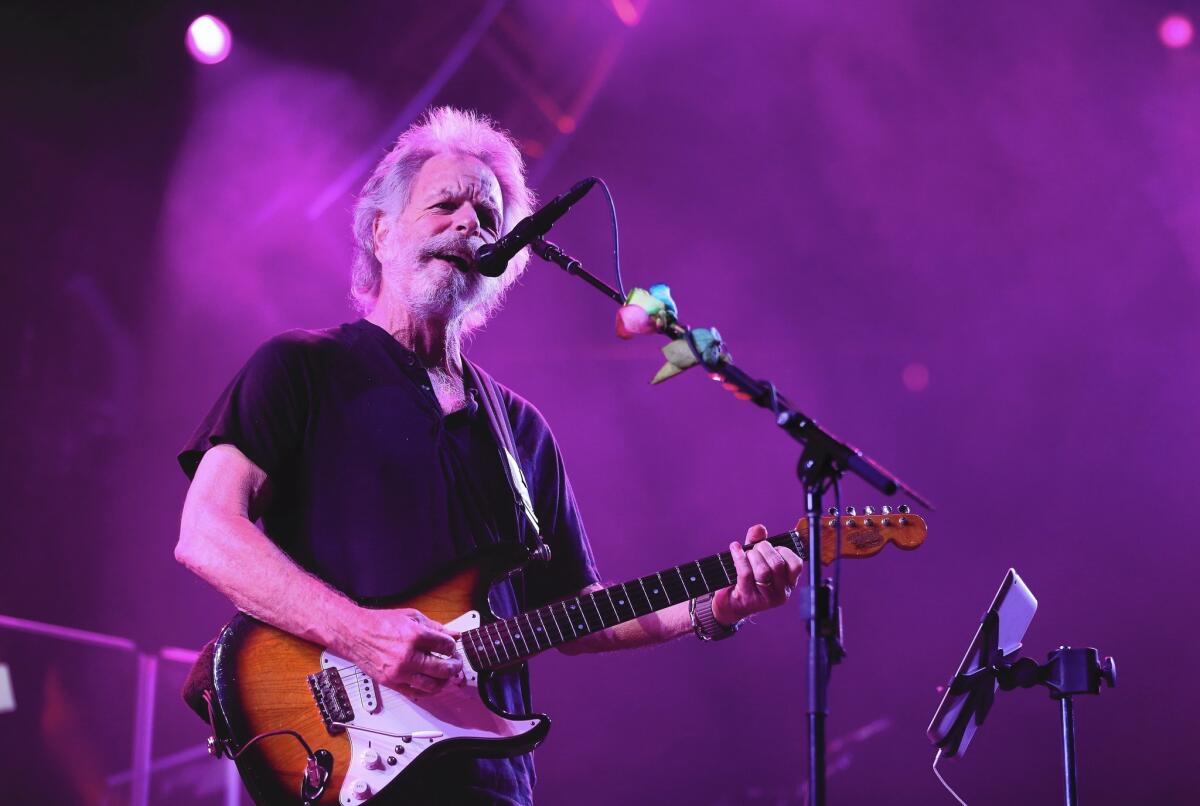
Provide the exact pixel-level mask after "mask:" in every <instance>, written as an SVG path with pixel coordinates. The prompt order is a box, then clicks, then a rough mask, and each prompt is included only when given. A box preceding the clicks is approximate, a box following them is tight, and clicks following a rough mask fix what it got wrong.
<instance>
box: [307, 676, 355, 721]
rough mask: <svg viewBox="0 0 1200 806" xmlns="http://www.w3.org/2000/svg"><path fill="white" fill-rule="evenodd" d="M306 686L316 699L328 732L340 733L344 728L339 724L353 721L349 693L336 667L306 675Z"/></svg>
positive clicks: (352, 709)
mask: <svg viewBox="0 0 1200 806" xmlns="http://www.w3.org/2000/svg"><path fill="white" fill-rule="evenodd" d="M308 688H309V690H310V691H311V692H312V695H313V700H315V701H316V704H317V710H318V711H320V713H321V720H322V721H323V722H324V723H325V730H327V731H329V732H330V733H341V732H342V731H343V730H345V728H342V727H341V726H340V724H335V723H346V722H353V721H354V708H353V706H351V705H350V695H349V694H347V693H346V685H345V683H343V682H342V677H341V675H340V674H339V673H338V670H337V669H325V670H324V671H321V672H317V673H316V674H310V675H309V676H308Z"/></svg>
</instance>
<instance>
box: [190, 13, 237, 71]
mask: <svg viewBox="0 0 1200 806" xmlns="http://www.w3.org/2000/svg"><path fill="white" fill-rule="evenodd" d="M187 47H188V52H190V53H191V54H192V58H193V59H195V60H196V61H198V62H200V63H201V64H216V63H217V62H222V61H225V57H226V56H228V55H229V50H230V48H232V47H233V36H231V35H230V33H229V27H228V26H226V25H225V23H223V22H221V21H220V20H219V19H217V18H216V17H214V16H213V15H211V14H205V15H204V16H203V17H197V18H196V19H195V20H194V21H193V22H192V24H191V25H189V26H188V32H187Z"/></svg>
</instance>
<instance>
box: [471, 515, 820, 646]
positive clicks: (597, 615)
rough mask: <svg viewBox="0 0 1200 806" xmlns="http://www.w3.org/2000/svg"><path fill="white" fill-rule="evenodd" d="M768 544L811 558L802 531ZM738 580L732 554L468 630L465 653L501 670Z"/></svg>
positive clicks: (771, 538)
mask: <svg viewBox="0 0 1200 806" xmlns="http://www.w3.org/2000/svg"><path fill="white" fill-rule="evenodd" d="M767 540H768V541H769V542H770V543H771V545H773V546H776V547H782V546H786V547H787V548H789V549H791V550H792V551H794V552H796V553H797V554H799V555H800V557H801V558H804V559H807V557H806V555H807V551H806V549H805V546H804V544H803V542H802V541H801V537H800V534H799V532H796V531H794V530H793V531H790V532H784V533H782V534H778V535H774V536H772V537H768V538H767ZM736 580H737V570H736V568H735V567H734V564H733V557H732V556H731V555H730V553H729V552H728V551H726V552H723V553H721V554H714V555H712V556H709V557H704V558H703V559H700V560H695V561H694V562H690V563H687V564H685V565H677V566H675V567H673V568H668V569H666V570H664V571H659V572H658V573H655V574H650V575H649V576H644V577H639V578H637V579H633V580H630V581H628V582H621V583H619V584H617V585H612V586H611V587H608V588H602V589H601V590H598V591H595V592H593V593H589V594H585V595H583V596H576V597H574V598H572V599H564V600H562V601H560V602H554V603H553V604H549V605H546V606H545V607H539V608H537V609H535V610H529V611H526V612H524V613H521V614H520V615H517V616H513V617H512V618H507V619H502V620H500V621H494V622H491V623H490V624H485V625H484V626H482V627H478V628H476V629H473V630H467V631H466V632H464V633H463V634H462V642H463V648H464V649H465V650H466V652H467V654H468V656H469V657H470V660H471V663H472V665H473V666H474V667H475V668H476V669H498V668H501V667H504V666H510V665H512V664H514V663H518V662H520V661H523V660H525V659H526V658H529V657H531V656H533V655H536V654H537V653H539V652H541V651H543V650H545V649H549V648H551V647H555V646H559V645H560V644H565V643H567V642H568V641H574V640H575V639H576V638H582V637H584V636H585V635H591V634H592V633H595V632H599V631H600V630H604V629H607V628H609V627H614V626H616V625H618V624H623V623H624V622H626V621H632V620H633V619H635V618H638V617H640V616H645V615H647V614H649V613H654V612H655V611H658V610H663V609H664V608H667V607H670V606H672V605H675V604H679V603H680V602H687V601H689V600H691V599H695V598H696V597H697V596H703V595H704V594H706V593H712V592H713V591H717V590H720V589H721V588H726V587H729V586H730V585H732V584H733V583H734V582H735V581H736Z"/></svg>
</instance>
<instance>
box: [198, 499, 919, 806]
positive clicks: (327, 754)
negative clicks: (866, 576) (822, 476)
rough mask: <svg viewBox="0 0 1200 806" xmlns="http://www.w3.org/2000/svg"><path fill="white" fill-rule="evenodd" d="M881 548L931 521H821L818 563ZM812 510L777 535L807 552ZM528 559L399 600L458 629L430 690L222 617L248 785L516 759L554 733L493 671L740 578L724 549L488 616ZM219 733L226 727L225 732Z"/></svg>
mask: <svg viewBox="0 0 1200 806" xmlns="http://www.w3.org/2000/svg"><path fill="white" fill-rule="evenodd" d="M839 520H840V521H841V527H842V529H841V555H842V556H843V557H846V558H861V557H871V556H873V555H875V554H878V553H879V552H880V551H881V550H882V549H883V547H884V546H885V545H886V544H887V543H889V542H890V543H894V544H895V545H897V546H899V547H900V548H902V549H915V548H916V547H917V546H919V545H921V543H922V542H924V540H925V535H926V531H927V529H926V524H925V521H924V519H923V518H921V517H920V516H919V515H916V514H913V513H912V512H910V511H909V509H908V507H906V506H901V507H898V508H897V509H896V510H895V511H893V510H892V509H891V508H890V507H883V508H882V509H881V510H880V511H879V512H878V513H876V512H875V511H874V510H873V509H872V508H871V507H866V508H865V509H864V511H863V514H862V515H859V514H858V513H857V512H855V510H854V509H853V508H848V509H847V510H846V512H844V513H842V514H841V515H837V516H835V515H827V516H823V518H822V521H823V522H822V524H821V525H822V528H823V529H828V531H825V532H824V534H826V535H828V540H827V541H822V543H823V545H822V552H821V554H822V557H821V559H822V561H823V562H824V563H825V564H829V563H830V562H832V561H833V558H834V554H835V551H836V548H837V547H836V546H835V540H834V534H835V532H834V531H833V529H834V527H836V526H837V522H838V521H839ZM807 529H808V524H807V519H801V521H800V522H799V523H798V524H796V528H795V530H793V531H790V532H785V533H783V534H779V535H775V536H773V537H768V538H767V540H769V541H770V543H771V544H772V545H774V546H777V547H778V546H786V547H788V548H790V549H792V550H793V551H795V552H796V553H797V554H799V555H800V556H801V557H802V558H803V559H805V560H807V559H808V557H807V554H808V551H807V548H806V545H805V542H804V541H805V537H806V535H807ZM526 559H527V555H525V553H524V552H521V556H516V555H515V553H514V552H510V551H494V552H492V553H491V554H489V555H486V556H484V557H483V558H482V559H481V558H475V559H474V560H473V562H472V563H471V564H470V565H469V566H463V567H460V568H457V569H454V570H452V571H451V572H448V573H447V574H446V575H445V576H443V577H442V578H441V579H440V580H438V581H437V582H436V583H435V584H432V585H429V586H427V587H425V588H424V589H423V590H421V591H420V592H418V593H416V594H415V595H413V596H411V597H407V598H405V599H404V600H403V601H398V602H397V603H396V606H397V607H411V608H415V609H417V610H419V611H421V612H422V613H424V614H425V615H427V616H428V617H429V618H431V619H433V620H435V621H439V622H442V623H444V624H445V625H446V626H447V627H449V628H451V629H452V630H456V631H458V632H460V633H461V637H460V638H459V639H458V641H457V653H458V655H459V656H460V657H461V658H462V661H463V674H462V676H461V677H460V678H459V679H458V680H457V681H455V680H452V681H450V682H449V683H448V684H447V685H446V686H445V687H444V688H443V689H442V690H441V691H439V692H438V693H436V694H432V695H422V696H420V697H411V698H410V697H408V696H405V695H404V694H402V693H400V692H399V691H396V690H394V689H391V688H388V687H387V686H383V685H381V684H380V683H379V682H378V681H376V680H373V679H372V678H371V677H370V676H369V675H367V674H366V673H365V672H364V671H362V670H361V669H359V668H358V667H356V666H355V665H354V664H353V663H351V662H350V661H349V660H347V659H345V658H339V657H337V656H336V655H334V654H333V653H331V652H329V651H327V650H325V649H323V648H322V647H319V646H317V645H316V644H313V643H310V642H308V641H304V640H302V639H299V638H296V637H294V636H292V635H290V634H288V633H285V632H283V631H281V630H278V629H276V628H274V627H271V626H268V625H266V624H263V623H262V622H259V621H256V620H255V619H253V618H251V617H249V616H246V615H244V614H239V615H237V616H236V617H234V619H233V620H232V621H230V622H229V624H227V625H226V626H225V628H224V629H223V630H222V631H221V634H220V636H219V637H218V639H217V643H216V649H215V652H214V656H213V680H214V688H215V702H214V703H212V705H214V706H215V711H216V714H215V717H216V719H215V720H214V721H217V720H220V722H223V723H224V724H223V725H222V727H223V728H224V732H225V733H227V740H228V742H227V745H226V746H224V747H221V746H220V745H218V747H220V749H222V750H227V751H229V752H230V754H231V755H234V756H235V757H236V759H237V764H238V769H239V771H240V773H241V776H242V779H243V781H244V782H245V784H246V787H247V789H249V790H250V793H251V794H252V795H253V796H254V799H255V801H256V802H258V803H297V802H301V803H305V804H318V803H319V804H335V803H339V804H342V806H356V804H362V803H365V802H366V801H368V800H370V799H371V798H372V797H374V796H375V795H376V794H378V793H379V792H380V791H381V790H383V789H384V788H385V787H388V788H389V794H391V793H392V791H393V790H396V789H399V790H403V787H404V780H405V777H406V776H405V773H406V772H407V771H408V770H410V769H413V768H414V767H419V766H421V762H422V760H425V759H428V758H430V757H433V756H435V755H438V754H442V753H451V752H456V751H463V752H469V753H473V754H475V755H479V756H493V757H495V756H509V755H515V754H517V753H523V752H526V751H528V750H531V749H533V748H534V747H536V746H537V745H539V744H540V743H541V742H542V740H543V739H545V738H546V734H547V732H548V731H549V730H550V719H549V717H547V716H545V715H544V714H510V713H504V712H502V711H501V710H499V709H498V708H496V707H495V706H493V705H492V704H491V703H489V702H487V701H486V700H485V698H484V696H483V694H482V691H481V689H480V683H481V682H482V681H486V679H487V678H488V676H489V675H491V674H492V673H493V672H494V671H495V670H497V669H501V668H505V667H510V666H514V665H517V664H520V663H523V662H525V661H526V660H527V659H528V658H530V657H531V656H533V655H536V654H537V653H539V652H542V651H543V650H546V649H549V648H550V647H554V646H558V645H560V644H564V643H567V642H568V641H573V640H575V639H576V638H581V637H583V636H585V635H589V634H591V633H594V632H597V631H599V630H603V629H605V628H607V627H612V626H614V625H616V624H620V623H623V622H626V621H630V620H632V619H635V618H638V617H639V616H644V615H646V614H648V613H653V612H655V611H657V610H662V609H663V608H666V607H669V606H671V605H673V604H677V603H679V602H686V601H689V600H690V599H694V598H695V597H697V596H700V595H702V594H705V593H711V592H713V591H716V590H719V589H721V588H724V587H727V586H729V585H731V584H733V583H734V582H735V581H736V577H737V574H736V571H735V569H734V565H733V558H732V557H731V556H730V554H729V553H728V552H725V553H723V554H717V555H713V556H710V557H705V558H703V559H701V560H696V561H695V562H691V563H687V564H686V565H680V566H676V567H674V568H668V569H666V570H664V571H660V572H658V573H655V574H651V575H649V576H644V577H640V578H638V579H633V580H630V581H629V582H624V583H621V584H619V585H613V586H611V587H608V588H604V589H602V590H599V591H596V592H594V593H589V594H586V595H583V596H578V597H575V598H570V599H565V600H563V601H560V602H555V603H553V604H549V605H546V606H544V607H539V608H537V609H534V610H529V611H527V612H525V613H521V614H519V615H517V616H514V617H512V618H506V619H500V618H497V617H495V616H493V615H492V613H491V611H490V610H489V608H488V604H487V601H488V600H487V591H488V589H489V588H490V587H491V585H492V583H493V582H494V581H495V580H496V579H497V578H499V577H500V576H502V575H503V574H506V573H509V572H511V571H512V569H513V568H516V567H518V566H519V565H520V563H521V562H522V561H524V560H526ZM217 732H218V733H221V732H222V731H220V730H218V731H217Z"/></svg>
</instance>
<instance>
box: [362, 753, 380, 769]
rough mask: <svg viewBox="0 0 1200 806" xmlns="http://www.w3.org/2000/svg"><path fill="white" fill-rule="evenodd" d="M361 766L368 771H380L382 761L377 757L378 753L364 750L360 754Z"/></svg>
mask: <svg viewBox="0 0 1200 806" xmlns="http://www.w3.org/2000/svg"><path fill="white" fill-rule="evenodd" d="M362 765H363V766H364V767H366V768H367V769H368V770H382V769H383V759H381V758H380V757H379V753H378V751H375V750H364V751H363V754H362Z"/></svg>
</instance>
